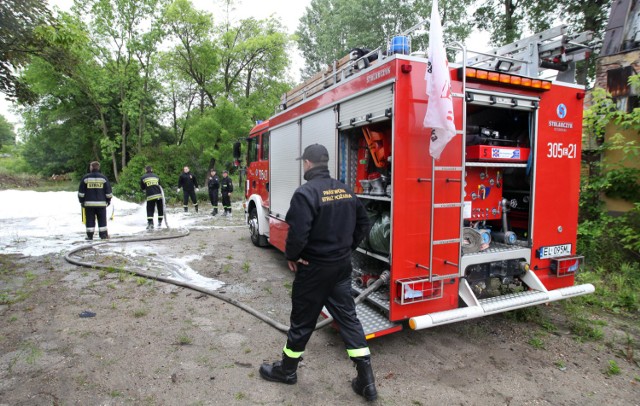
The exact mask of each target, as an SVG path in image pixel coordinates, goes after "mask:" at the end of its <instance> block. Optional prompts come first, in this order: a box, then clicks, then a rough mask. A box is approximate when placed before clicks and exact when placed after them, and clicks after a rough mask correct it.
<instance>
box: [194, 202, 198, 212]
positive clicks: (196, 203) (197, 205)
mask: <svg viewBox="0 0 640 406" xmlns="http://www.w3.org/2000/svg"><path fill="white" fill-rule="evenodd" d="M195 207H196V213H197V212H198V204H197V203H196V205H195Z"/></svg>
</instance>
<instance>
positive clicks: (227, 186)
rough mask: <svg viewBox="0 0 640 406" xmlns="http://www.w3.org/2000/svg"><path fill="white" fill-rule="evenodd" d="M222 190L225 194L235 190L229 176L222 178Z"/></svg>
mask: <svg viewBox="0 0 640 406" xmlns="http://www.w3.org/2000/svg"><path fill="white" fill-rule="evenodd" d="M220 192H222V194H223V195H225V194H229V193H231V192H233V181H232V180H231V178H230V177H229V176H227V177H226V178H225V177H223V178H222V179H220Z"/></svg>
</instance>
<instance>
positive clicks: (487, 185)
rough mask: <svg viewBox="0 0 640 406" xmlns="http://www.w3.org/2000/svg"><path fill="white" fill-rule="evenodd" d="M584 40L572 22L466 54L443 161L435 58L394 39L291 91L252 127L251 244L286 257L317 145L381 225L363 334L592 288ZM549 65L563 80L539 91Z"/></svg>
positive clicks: (361, 268) (369, 261)
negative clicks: (587, 262)
mask: <svg viewBox="0 0 640 406" xmlns="http://www.w3.org/2000/svg"><path fill="white" fill-rule="evenodd" d="M581 35H582V36H581V37H579V38H577V37H569V36H568V35H567V34H566V27H564V26H561V27H557V28H554V29H551V30H549V31H546V32H544V33H541V34H537V35H536V36H533V37H531V38H527V39H525V40H522V41H519V42H518V43H516V44H511V45H508V46H505V47H501V48H498V49H495V50H492V51H490V52H487V53H474V54H473V55H474V56H473V57H469V56H468V54H471V52H470V51H467V50H466V49H465V48H464V47H463V46H458V50H459V52H461V54H462V60H461V61H460V62H459V63H451V62H450V64H449V69H450V75H451V85H452V89H451V91H452V97H453V105H454V115H455V118H454V121H455V126H456V130H457V132H456V136H455V137H454V138H453V139H452V140H451V141H450V142H449V143H448V144H447V146H446V147H445V149H444V151H443V153H442V155H441V156H440V158H439V159H438V160H434V159H433V158H432V157H431V156H430V155H429V145H430V142H431V129H429V128H425V127H424V126H423V119H424V117H425V113H426V108H427V104H428V103H429V99H428V97H427V95H426V82H425V71H426V69H427V67H428V61H427V60H426V58H425V57H424V56H423V54H420V53H415V54H411V53H410V52H409V50H408V49H407V47H405V46H404V45H401V46H395V44H396V42H395V39H394V41H392V42H390V46H389V47H388V48H387V49H385V50H381V49H379V50H375V51H371V52H367V51H366V50H365V51H362V50H354V52H352V53H351V55H349V56H347V57H345V58H343V59H342V60H340V61H338V62H337V63H335V64H334V66H332V67H331V68H328V69H327V70H325V71H324V72H320V73H319V74H317V75H315V76H314V77H312V78H310V79H309V80H307V81H306V82H305V83H303V84H301V85H300V86H298V87H297V88H295V89H293V90H292V91H290V92H289V93H287V94H286V95H284V96H283V99H282V103H281V106H280V111H278V112H277V113H276V114H275V115H274V116H273V117H271V118H270V119H269V120H268V121H264V122H261V123H258V124H257V125H256V126H255V127H254V128H253V129H252V130H251V132H250V134H249V137H248V152H247V180H246V189H245V196H246V202H245V211H246V216H247V223H248V225H249V229H250V233H251V240H252V242H253V243H254V244H255V245H258V246H267V245H272V246H274V247H276V248H278V249H280V250H282V251H284V245H285V239H286V234H287V230H288V227H287V224H286V222H285V221H284V218H285V215H286V213H287V210H288V208H289V202H290V199H291V196H292V195H293V192H294V191H295V189H296V188H297V187H298V186H300V185H301V184H302V183H303V182H304V179H303V172H302V168H301V164H300V162H299V161H296V160H295V158H296V157H298V156H300V155H301V152H302V150H303V149H304V148H305V147H306V146H307V145H309V144H312V143H320V144H323V145H324V146H326V147H327V149H328V151H329V155H330V157H329V158H330V160H329V170H330V172H331V175H332V176H333V177H335V178H337V179H339V180H341V181H342V182H344V183H346V184H347V185H349V186H350V187H351V188H352V190H353V191H354V192H355V194H356V195H357V196H358V198H360V199H361V200H362V202H363V203H364V204H365V207H366V208H367V210H368V213H369V216H370V219H371V222H372V224H373V226H372V229H371V231H370V233H369V235H368V237H367V238H366V239H365V241H364V242H363V243H362V244H361V245H360V247H359V248H358V249H357V251H356V252H354V255H353V264H354V275H353V292H354V296H358V298H357V300H356V302H358V304H357V312H358V317H359V318H360V320H361V322H362V324H363V327H364V328H365V333H366V335H367V338H373V337H377V336H381V335H384V334H388V333H391V332H394V331H398V330H400V329H402V328H403V327H404V326H406V325H407V324H408V326H409V327H411V328H412V329H422V328H428V327H432V326H438V325H442V324H446V323H451V322H457V321H462V320H467V319H471V318H475V317H481V316H485V315H490V314H495V313H499V312H504V311H508V310H513V309H518V308H522V307H526V306H533V305H537V304H541V303H546V302H551V301H555V300H560V299H565V298H570V297H573V296H577V295H583V294H587V293H590V292H593V290H594V288H593V286H592V285H589V284H586V285H577V286H576V285H575V284H574V276H575V273H576V271H577V270H578V269H579V268H580V267H581V265H582V262H583V258H582V257H581V256H580V255H577V253H576V234H577V223H578V195H579V186H580V154H581V136H582V134H581V130H582V109H583V106H582V104H583V98H584V95H585V91H584V88H583V87H582V86H578V85H575V84H573V83H569V82H567V80H571V81H572V77H573V67H574V64H575V61H577V60H580V59H581V58H584V56H585V53H586V52H587V51H588V49H587V48H586V47H584V46H580V45H570V44H578V43H579V42H580V41H582V42H584V41H586V40H587V39H588V36H587V34H581ZM401 44H404V42H402V43H401ZM571 46H573V48H571ZM531 49H534V50H535V52H530V50H531ZM531 54H535V57H534V58H532V57H526V55H531ZM546 69H555V70H559V71H560V73H559V74H558V77H557V78H556V79H555V80H546V79H541V77H540V76H539V74H540V72H541V71H543V70H546ZM374 285H375V286H374ZM372 286H374V287H375V290H373V289H371V287H372Z"/></svg>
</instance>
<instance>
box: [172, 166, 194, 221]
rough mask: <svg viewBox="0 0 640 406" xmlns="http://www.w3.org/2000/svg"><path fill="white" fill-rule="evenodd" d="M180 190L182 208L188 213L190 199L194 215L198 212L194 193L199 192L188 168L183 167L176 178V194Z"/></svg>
mask: <svg viewBox="0 0 640 406" xmlns="http://www.w3.org/2000/svg"><path fill="white" fill-rule="evenodd" d="M180 188H182V206H183V207H184V211H185V212H187V211H189V206H188V204H189V198H191V202H192V203H193V207H195V209H196V213H197V212H198V198H197V197H196V192H199V191H200V189H199V188H198V180H197V179H196V177H195V176H194V175H192V174H191V172H189V167H188V166H185V167H184V169H183V170H182V173H181V174H180V177H179V178H178V190H177V191H176V192H178V193H179V192H180Z"/></svg>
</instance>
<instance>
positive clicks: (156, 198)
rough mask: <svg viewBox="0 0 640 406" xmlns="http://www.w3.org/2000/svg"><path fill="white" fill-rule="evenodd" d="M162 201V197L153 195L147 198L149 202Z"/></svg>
mask: <svg viewBox="0 0 640 406" xmlns="http://www.w3.org/2000/svg"><path fill="white" fill-rule="evenodd" d="M160 199H162V195H151V196H147V201H150V200H160Z"/></svg>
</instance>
